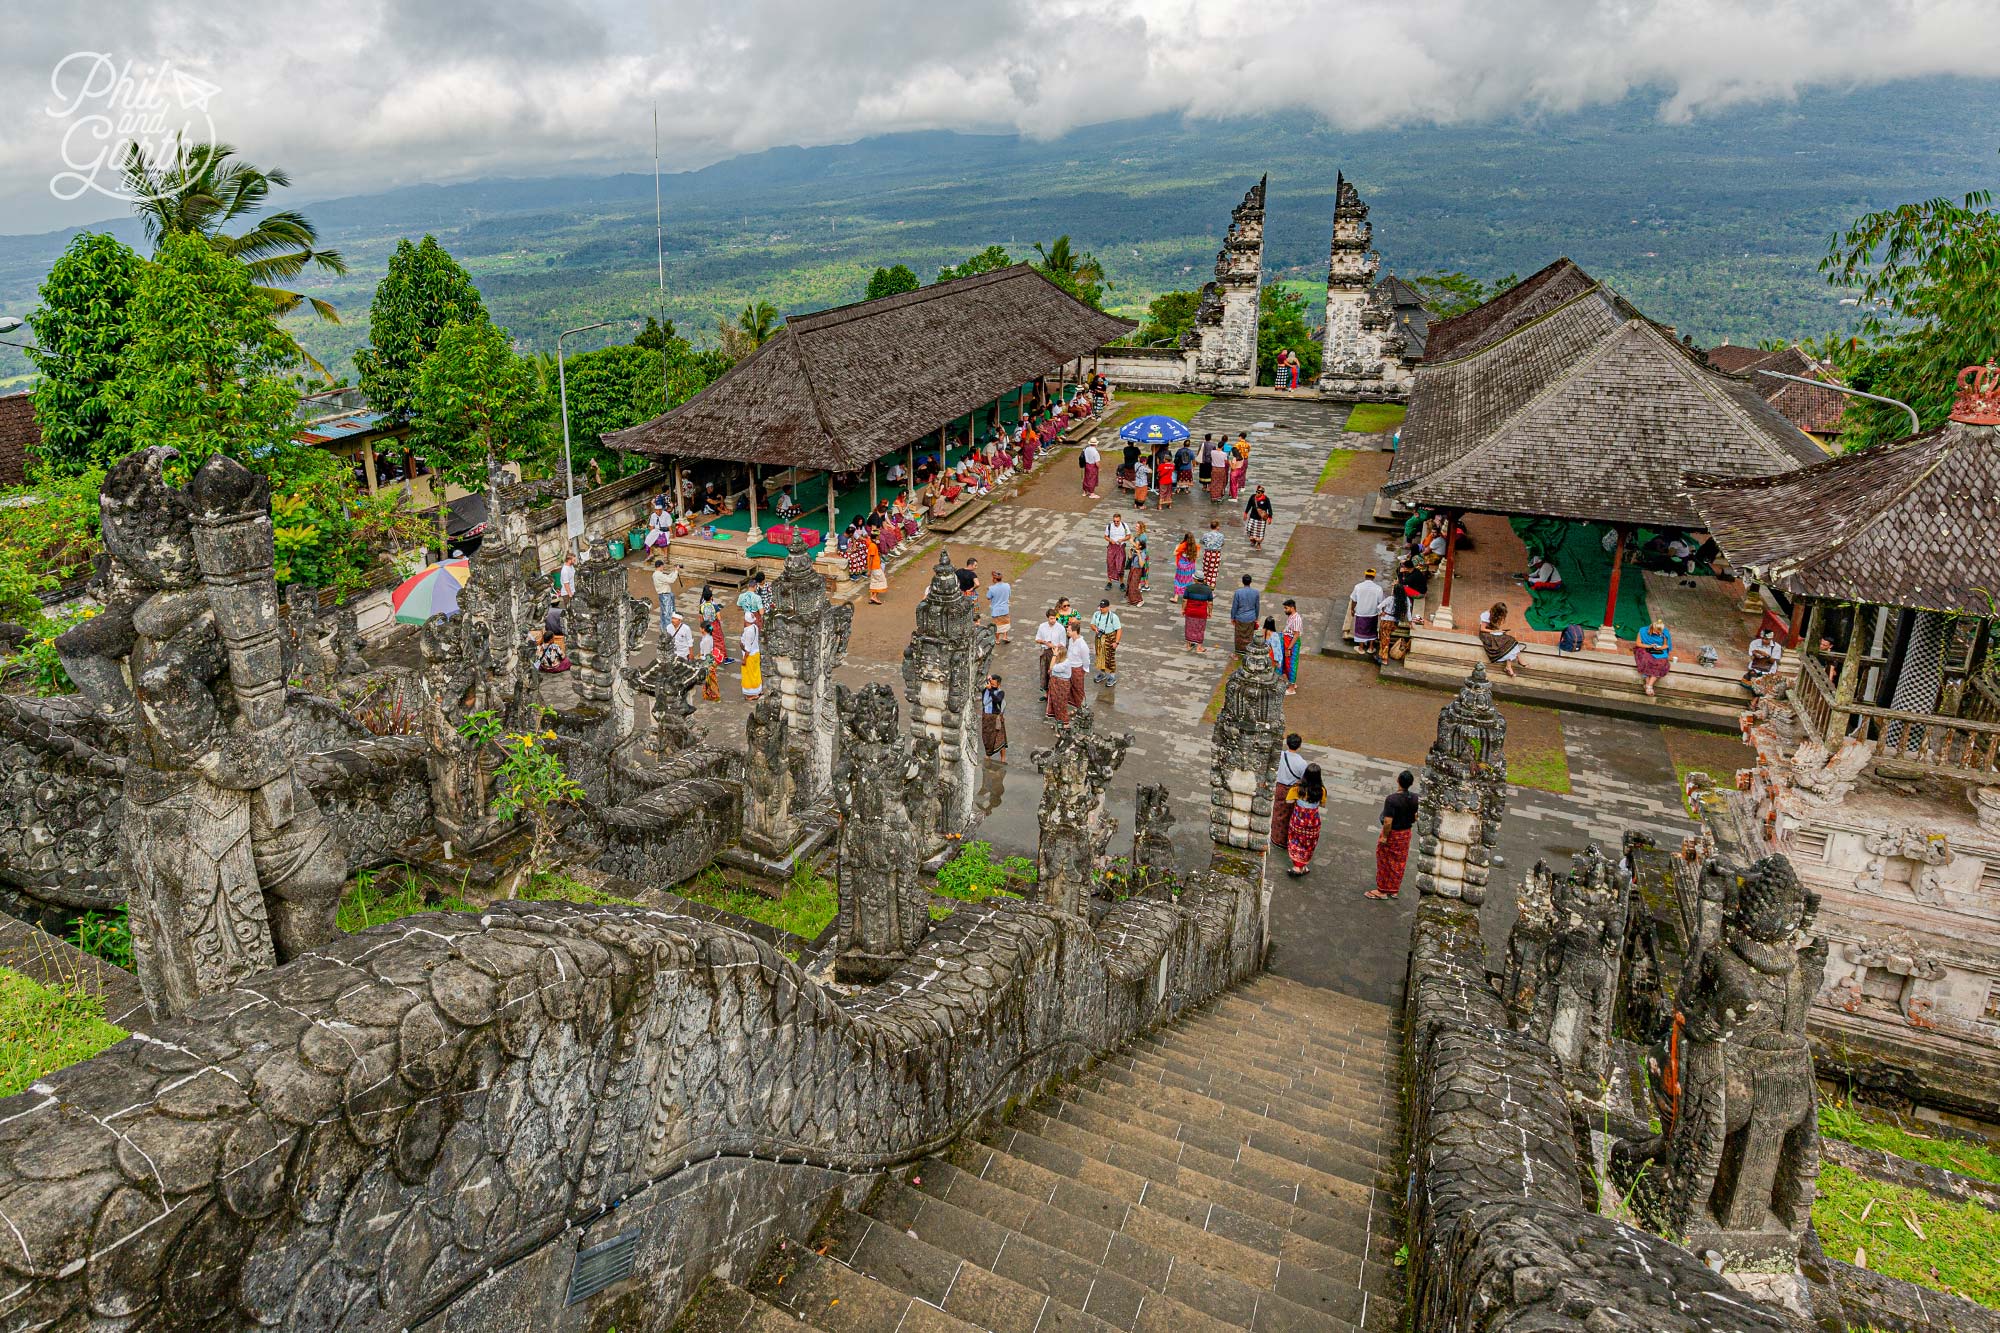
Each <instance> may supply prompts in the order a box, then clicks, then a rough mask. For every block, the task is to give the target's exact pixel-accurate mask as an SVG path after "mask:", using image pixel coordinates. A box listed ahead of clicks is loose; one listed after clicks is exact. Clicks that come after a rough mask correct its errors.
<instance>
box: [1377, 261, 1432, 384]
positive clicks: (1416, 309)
mask: <svg viewBox="0 0 2000 1333" xmlns="http://www.w3.org/2000/svg"><path fill="white" fill-rule="evenodd" d="M1375 290H1376V291H1377V292H1378V293H1379V294H1380V295H1381V297H1382V299H1383V300H1384V301H1385V302H1387V303H1388V306H1389V313H1390V316H1391V317H1392V318H1393V319H1394V320H1395V321H1396V324H1397V325H1398V327H1399V328H1400V329H1401V330H1402V333H1403V360H1404V361H1405V362H1406V363H1408V364H1411V365H1415V364H1416V363H1417V362H1419V361H1421V360H1423V359H1424V351H1425V348H1426V347H1427V346H1428V344H1429V340H1430V331H1431V312H1430V311H1428V310H1426V309H1424V294H1423V293H1422V292H1420V291H1418V290H1417V289H1416V288H1415V287H1412V286H1411V285H1410V284H1409V283H1407V282H1404V281H1403V280H1402V279H1401V278H1399V277H1397V276H1396V275H1395V274H1393V273H1391V274H1390V275H1389V276H1388V277H1386V278H1384V279H1382V281H1380V282H1378V283H1376V284H1375Z"/></svg>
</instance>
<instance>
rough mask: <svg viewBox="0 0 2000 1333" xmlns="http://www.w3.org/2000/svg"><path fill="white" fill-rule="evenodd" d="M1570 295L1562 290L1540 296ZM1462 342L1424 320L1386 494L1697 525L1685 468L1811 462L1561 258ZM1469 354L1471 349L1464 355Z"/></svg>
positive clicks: (1772, 422)
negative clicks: (1447, 348)
mask: <svg viewBox="0 0 2000 1333" xmlns="http://www.w3.org/2000/svg"><path fill="white" fill-rule="evenodd" d="M1578 279H1581V280H1582V281H1583V282H1584V283H1586V284H1588V285H1586V286H1584V287H1582V288H1581V289H1579V290H1575V291H1572V293H1571V295H1570V296H1569V298H1568V299H1567V300H1566V301H1562V302H1555V301H1554V299H1553V295H1552V293H1553V292H1555V291H1558V290H1568V289H1571V288H1574V287H1575V286H1576V282H1577V280H1578ZM1529 283H1535V284H1536V287H1535V288H1534V289H1533V290H1531V291H1530V292H1529V293H1528V295H1527V296H1526V297H1525V298H1524V299H1522V300H1518V301H1515V302H1514V303H1513V304H1512V305H1511V306H1510V307H1509V308H1508V309H1507V310H1504V311H1502V312H1501V314H1500V316H1499V317H1497V318H1489V319H1486V320H1485V321H1483V322H1482V323H1481V324H1480V325H1479V326H1478V330H1477V332H1476V334H1475V336H1474V337H1473V338H1471V339H1460V340H1459V341H1458V342H1457V343H1456V350H1455V352H1454V353H1453V355H1452V356H1451V357H1450V358H1449V359H1446V358H1443V357H1441V356H1440V354H1439V352H1438V341H1439V336H1440V334H1441V333H1442V332H1443V331H1444V330H1445V329H1448V328H1450V327H1451V326H1452V325H1460V326H1461V327H1462V328H1463V327H1465V326H1464V325H1463V321H1465V320H1469V319H1473V318H1474V317H1475V316H1478V315H1480V314H1481V312H1482V311H1484V310H1486V309H1487V307H1481V309H1480V310H1475V311H1472V312H1470V313H1469V314H1466V315H1461V316H1460V317H1459V318H1458V319H1455V320H1449V321H1447V322H1446V323H1444V324H1439V325H1435V326H1433V327H1432V329H1431V350H1430V354H1429V356H1427V357H1426V358H1425V360H1424V362H1423V364H1422V365H1420V366H1418V367H1417V379H1416V387H1415V391H1414V392H1413V394H1412V396H1411V402H1410V412H1409V416H1408V418H1407V419H1406V420H1405V421H1404V423H1403V429H1402V437H1401V440H1400V444H1399V447H1398V450H1397V453H1396V458H1395V461H1394V463H1393V464H1392V465H1391V467H1390V472H1389V482H1388V486H1387V488H1386V489H1387V490H1388V491H1390V492H1391V493H1393V494H1396V495H1397V496H1399V497H1400V498H1402V499H1406V500H1409V501H1412V502H1414V503H1417V504H1422V505H1433V506H1440V507H1447V508H1461V509H1472V510H1482V511H1486V512H1491V513H1504V514H1524V515H1541V516H1547V517H1553V518H1568V519H1579V520H1591V521H1595V522H1604V523H1644V524H1673V525H1678V526H1695V525H1696V524H1697V516H1696V514H1695V512H1694V509H1693V508H1692V506H1691V505H1690V504H1689V503H1688V500H1687V497H1686V495H1685V493H1684V492H1683V490H1682V486H1681V479H1682V477H1683V475H1684V474H1686V473H1688V472H1705V473H1713V474H1717V475H1721V476H1736V477H1750V476H1762V475H1764V474H1767V473H1773V472H1780V471H1784V470H1786V469H1789V468H1793V467H1799V466H1802V465H1804V464H1807V463H1811V462H1814V461H1817V460H1818V459H1820V458H1823V457H1824V454H1822V453H1821V451H1820V450H1819V448H1818V446H1816V445H1814V444H1813V442H1812V441H1811V440H1808V439H1807V438H1806V437H1805V436H1804V435H1802V434H1800V433H1799V432H1798V431H1797V430H1796V429H1794V428H1793V427H1792V425H1791V424H1790V423H1789V422H1787V421H1786V420H1785V419H1784V418H1783V417H1781V416H1779V415H1778V413H1777V412H1775V411H1774V410H1773V409H1772V408H1771V407H1770V406H1769V405H1768V404H1767V403H1765V402H1764V400H1763V399H1762V398H1760V397H1759V396H1758V395H1757V393H1756V392H1755V391H1754V390H1753V389H1752V388H1751V386H1750V385H1749V384H1748V383H1747V382H1746V381H1744V380H1742V379H1740V378H1737V377H1735V376H1730V375H1724V374H1721V373H1719V372H1717V371H1715V370H1714V369H1712V368H1711V367H1709V366H1708V365H1706V364H1705V363H1704V362H1703V361H1702V359H1701V357H1700V355H1699V353H1697V352H1695V351H1693V350H1692V349H1691V348H1688V347H1685V346H1683V345H1682V344H1680V343H1678V342H1676V341H1675V340H1674V338H1673V335H1672V334H1671V333H1670V332H1669V331H1667V330H1666V329H1664V328H1662V327H1661V326H1659V325H1657V324H1655V323H1653V322H1652V321H1651V320H1648V319H1647V318H1645V317H1644V316H1643V315H1641V314H1640V313H1639V312H1638V311H1637V310H1635V309H1633V308H1632V307H1631V306H1630V305H1629V304H1628V303H1626V302H1625V301H1624V300H1623V299H1622V298H1620V297H1619V296H1618V295H1617V294H1616V293H1614V292H1612V291H1610V290H1609V289H1607V288H1605V287H1604V286H1603V285H1601V284H1598V283H1595V282H1592V281H1591V280H1590V278H1589V275H1587V274H1585V273H1583V271H1582V270H1581V269H1578V268H1577V267H1576V266H1575V265H1574V264H1570V263H1569V262H1568V261H1567V260H1564V261H1561V262H1560V263H1559V264H1557V265H1552V266H1551V267H1550V268H1547V269H1543V270H1542V272H1541V273H1538V274H1536V275H1535V276H1534V277H1533V278H1530V279H1529V280H1528V282H1524V283H1522V284H1521V286H1520V287H1516V288H1514V289H1512V290H1511V291H1509V292H1507V293H1504V294H1503V295H1502V296H1500V297H1498V298H1496V300H1495V301H1493V302H1488V306H1491V305H1494V304H1497V303H1499V302H1505V301H1507V300H1508V298H1509V297H1512V296H1514V294H1515V293H1516V292H1519V291H1521V289H1522V288H1523V287H1527V286H1528V285H1529ZM1468 349H1470V350H1468Z"/></svg>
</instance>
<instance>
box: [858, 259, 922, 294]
mask: <svg viewBox="0 0 2000 1333" xmlns="http://www.w3.org/2000/svg"><path fill="white" fill-rule="evenodd" d="M921 285H922V284H920V283H919V282H918V281H917V275H916V274H914V273H912V272H911V271H910V266H909V265H908V264H896V265H893V266H891V267H889V268H878V269H876V270H875V275H874V276H873V277H871V278H869V279H868V298H867V299H868V300H870V301H873V300H875V299H876V298H877V297H882V296H896V295H898V294H900V293H902V292H913V291H915V290H916V289H917V288H918V287H919V286H921Z"/></svg>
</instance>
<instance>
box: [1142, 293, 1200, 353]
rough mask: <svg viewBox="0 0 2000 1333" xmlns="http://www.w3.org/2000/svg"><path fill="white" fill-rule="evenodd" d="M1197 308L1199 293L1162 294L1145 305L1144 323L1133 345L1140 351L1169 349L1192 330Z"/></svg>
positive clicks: (1198, 307) (1198, 305) (1198, 306)
mask: <svg viewBox="0 0 2000 1333" xmlns="http://www.w3.org/2000/svg"><path fill="white" fill-rule="evenodd" d="M1200 308H1201V293H1200V292H1161V293H1160V294H1159V295H1158V296H1156V297H1154V298H1153V299H1152V300H1151V301H1149V302H1147V304H1146V319H1145V322H1144V323H1142V324H1141V325H1140V326H1139V331H1138V332H1137V333H1136V334H1135V335H1133V341H1134V342H1136V343H1138V344H1139V345H1140V346H1142V347H1153V346H1164V347H1172V346H1174V345H1176V344H1178V343H1179V342H1180V340H1181V335H1182V334H1185V333H1186V332H1187V331H1188V330H1190V329H1192V328H1193V327H1194V312H1195V311H1196V310H1198V309H1200Z"/></svg>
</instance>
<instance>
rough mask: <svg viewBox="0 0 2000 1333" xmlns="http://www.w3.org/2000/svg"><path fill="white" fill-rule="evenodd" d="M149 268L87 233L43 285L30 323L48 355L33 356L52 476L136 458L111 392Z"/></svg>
mask: <svg viewBox="0 0 2000 1333" xmlns="http://www.w3.org/2000/svg"><path fill="white" fill-rule="evenodd" d="M144 263H145V261H144V260H142V259H140V258H139V256H138V255H137V254H136V253H134V252H133V250H132V248H131V247H130V246H127V245H124V244H122V243H120V242H119V241H117V240H114V239H113V238H111V237H109V236H106V235H104V234H102V233H100V232H89V231H86V232H80V233H78V234H77V235H76V236H75V237H74V238H72V239H71V241H70V243H69V246H68V247H67V248H66V249H64V251H63V252H62V256H61V257H60V258H58V259H57V260H56V262H55V264H54V266H53V267H51V268H50V269H49V276H48V277H47V278H45V279H43V281H42V289H41V304H40V305H38V306H37V307H36V308H35V311H34V313H32V314H31V315H29V316H28V323H29V324H30V325H31V326H32V327H33V328H34V330H35V341H36V343H38V344H39V345H40V347H41V348H42V351H41V352H40V353H30V356H31V357H32V358H33V360H34V362H35V366H36V368H37V369H38V370H39V371H40V372H41V378H39V379H38V380H36V381H35V386H34V398H35V420H36V422H37V423H38V424H39V425H40V427H41V432H42V443H41V448H40V449H39V450H38V451H37V452H36V459H37V462H38V465H39V467H40V470H41V472H42V474H43V475H45V476H51V477H69V476H76V475H77V474H79V473H82V472H85V471H87V470H89V469H91V468H93V467H102V466H103V465H104V464H106V463H108V462H110V461H112V460H113V459H116V458H119V457H122V456H123V455H124V454H126V453H128V452H129V449H128V448H127V447H126V446H125V445H124V443H123V442H122V441H121V438H120V436H119V434H118V433H117V432H116V431H115V430H114V429H113V423H112V411H111V408H112V401H113V399H112V396H111V394H110V388H111V383H112V381H113V380H114V379H116V378H117V375H118V361H119V358H120V357H122V356H123V355H124V353H125V347H126V344H127V343H129V342H130V341H131V338H132V324H131V312H130V307H131V303H132V296H133V293H134V291H136V290H137V288H138V284H139V270H140V269H141V268H142V267H143V266H144Z"/></svg>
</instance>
